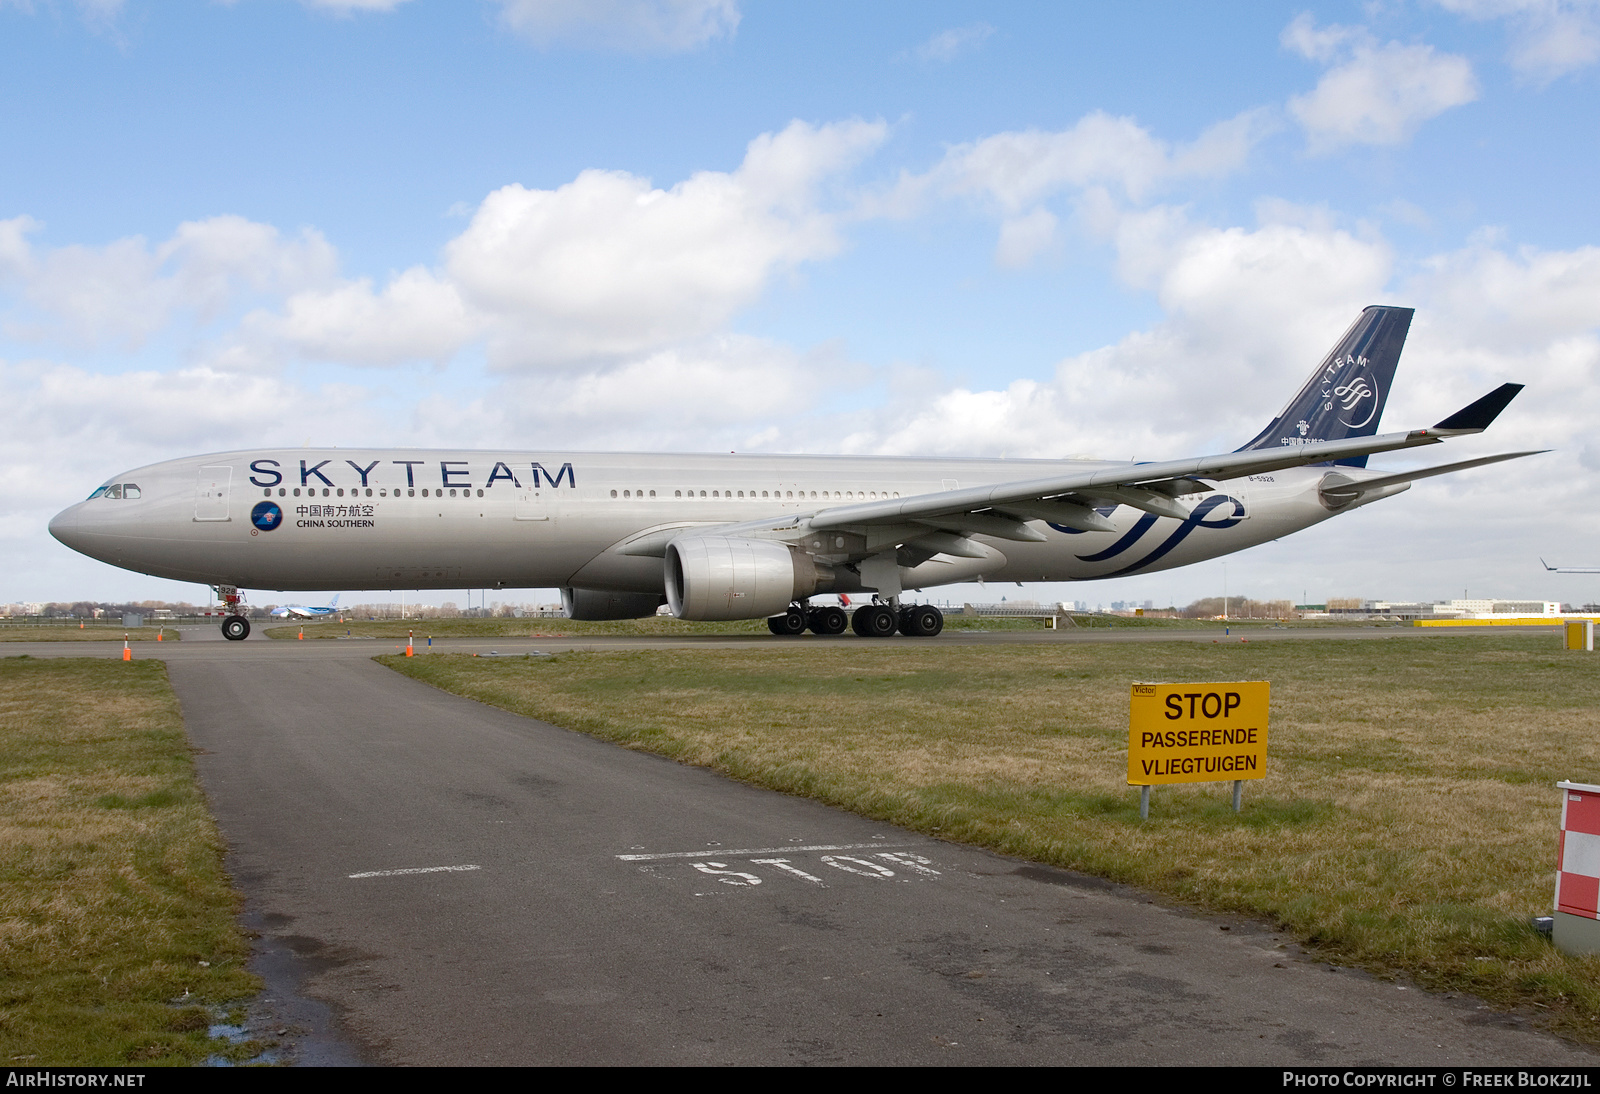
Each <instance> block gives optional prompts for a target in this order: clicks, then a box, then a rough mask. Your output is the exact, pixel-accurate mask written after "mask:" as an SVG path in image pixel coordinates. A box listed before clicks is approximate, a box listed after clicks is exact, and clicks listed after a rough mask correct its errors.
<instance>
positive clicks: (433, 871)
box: [350, 866, 481, 878]
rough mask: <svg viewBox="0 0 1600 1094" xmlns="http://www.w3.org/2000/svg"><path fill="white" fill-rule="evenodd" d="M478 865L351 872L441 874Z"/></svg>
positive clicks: (381, 874) (375, 874)
mask: <svg viewBox="0 0 1600 1094" xmlns="http://www.w3.org/2000/svg"><path fill="white" fill-rule="evenodd" d="M477 869H481V867H477V866H414V867H412V868H411V869H409V870H369V871H367V872H366V873H364V874H351V875H350V876H351V877H353V878H357V877H399V876H400V875H401V874H440V873H449V872H454V871H457V870H477Z"/></svg>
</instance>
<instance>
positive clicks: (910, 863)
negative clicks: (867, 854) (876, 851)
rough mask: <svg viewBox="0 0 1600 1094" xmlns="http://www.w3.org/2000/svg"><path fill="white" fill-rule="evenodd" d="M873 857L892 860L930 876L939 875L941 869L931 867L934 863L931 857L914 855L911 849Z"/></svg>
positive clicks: (908, 868) (886, 860)
mask: <svg viewBox="0 0 1600 1094" xmlns="http://www.w3.org/2000/svg"><path fill="white" fill-rule="evenodd" d="M872 857H873V858H881V859H883V860H884V861H885V862H892V863H894V864H895V865H896V866H903V867H905V868H906V869H907V870H915V871H916V872H917V873H919V874H927V875H928V876H929V877H938V876H939V871H937V870H934V869H930V867H932V865H933V860H932V859H931V858H923V857H922V856H921V855H914V854H912V853H911V852H910V851H889V852H887V853H885V854H881V855H873V856H872Z"/></svg>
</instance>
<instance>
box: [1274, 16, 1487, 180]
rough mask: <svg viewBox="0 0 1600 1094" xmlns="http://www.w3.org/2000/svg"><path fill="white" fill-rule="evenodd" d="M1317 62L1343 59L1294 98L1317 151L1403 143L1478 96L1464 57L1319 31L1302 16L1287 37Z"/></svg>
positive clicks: (1348, 32)
mask: <svg viewBox="0 0 1600 1094" xmlns="http://www.w3.org/2000/svg"><path fill="white" fill-rule="evenodd" d="M1281 40H1282V42H1283V44H1284V46H1285V47H1286V48H1289V49H1293V50H1295V51H1296V52H1298V53H1300V54H1302V55H1303V56H1306V57H1308V58H1310V59H1312V60H1316V61H1321V62H1324V63H1326V62H1328V61H1332V60H1335V59H1338V60H1340V62H1341V63H1339V64H1336V65H1335V66H1334V67H1332V68H1330V69H1328V71H1326V72H1325V73H1323V76H1322V79H1321V80H1320V81H1318V83H1317V86H1316V88H1315V89H1313V90H1312V91H1311V92H1310V93H1309V94H1306V95H1296V96H1294V97H1293V98H1291V99H1290V100H1289V104H1288V109H1289V113H1290V114H1291V115H1292V116H1293V117H1294V118H1295V120H1296V121H1298V122H1299V123H1300V125H1301V126H1302V128H1304V129H1305V131H1306V137H1307V139H1308V141H1309V144H1310V148H1311V151H1312V152H1314V153H1324V152H1329V151H1332V150H1334V149H1338V148H1342V147H1345V146H1348V145H1352V144H1377V145H1389V144H1403V143H1404V142H1406V141H1408V140H1410V139H1411V137H1412V135H1413V134H1414V133H1415V132H1416V131H1417V129H1418V128H1419V127H1420V126H1421V125H1422V123H1423V122H1425V121H1427V120H1428V119H1430V118H1434V117H1437V116H1438V115H1440V114H1442V113H1444V112H1445V111H1446V110H1449V109H1451V108H1452V107H1457V106H1461V105H1463V104H1465V103H1469V102H1472V101H1473V100H1474V99H1476V98H1477V97H1478V82H1477V78H1476V77H1475V76H1474V75H1473V72H1472V65H1471V64H1470V63H1469V62H1468V61H1467V59H1466V58H1464V57H1458V56H1455V55H1454V54H1449V53H1436V52H1435V51H1434V49H1433V47H1432V46H1426V45H1402V44H1400V43H1399V42H1389V43H1387V44H1385V45H1382V46H1380V45H1378V44H1377V43H1376V42H1375V41H1374V40H1373V39H1372V37H1371V36H1370V35H1369V34H1367V33H1366V32H1365V31H1364V30H1361V29H1360V28H1347V27H1326V28H1321V29H1318V28H1317V27H1316V26H1315V24H1314V23H1313V22H1312V21H1311V18H1310V17H1309V16H1306V15H1302V16H1300V17H1298V18H1297V19H1295V20H1294V22H1292V23H1290V24H1289V26H1288V27H1287V28H1286V29H1285V30H1284V32H1283V35H1282V38H1281Z"/></svg>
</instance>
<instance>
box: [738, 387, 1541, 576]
mask: <svg viewBox="0 0 1600 1094" xmlns="http://www.w3.org/2000/svg"><path fill="white" fill-rule="evenodd" d="M1521 390H1522V385H1521V384H1502V385H1501V386H1500V387H1498V388H1496V389H1495V390H1494V391H1492V392H1490V393H1489V394H1488V395H1485V396H1484V397H1483V398H1481V399H1478V400H1477V401H1475V402H1473V403H1471V404H1469V405H1468V406H1465V407H1463V408H1462V409H1461V410H1458V411H1456V412H1455V413H1454V414H1452V415H1450V416H1449V417H1448V418H1445V419H1444V420H1443V421H1441V422H1440V423H1439V424H1437V425H1435V426H1432V427H1431V428H1428V429H1413V430H1411V431H1409V432H1406V433H1384V434H1378V435H1376V436H1370V437H1351V438H1347V439H1344V440H1329V441H1312V442H1308V443H1306V444H1300V445H1285V446H1283V447H1280V448H1271V449H1264V450H1262V449H1255V450H1248V449H1247V450H1240V451H1237V452H1226V453H1221V454H1218V455H1214V456H1201V457H1198V458H1191V459H1182V460H1167V461H1161V462H1156V463H1140V464H1126V465H1121V466H1117V467H1112V468H1098V469H1094V470H1089V469H1085V470H1083V471H1079V472H1073V473H1069V474H1065V475H1060V476H1055V477H1051V478H1042V479H1024V480H1019V481H1017V482H1007V483H999V484H996V485H993V486H974V487H969V488H966V489H960V490H945V491H941V492H939V493H936V494H918V495H915V496H913V497H908V498H890V499H880V500H878V501H868V502H858V503H856V504H853V505H839V506H833V507H830V508H827V509H820V510H816V511H813V512H811V513H809V514H806V513H802V514H797V515H796V516H794V517H793V518H787V519H784V520H783V521H782V522H781V523H780V522H773V521H771V520H766V521H750V522H748V523H743V524H737V525H730V526H726V527H724V528H721V529H719V532H720V533H721V534H737V533H738V532H741V531H748V532H754V533H757V534H762V533H765V534H767V535H771V534H772V533H779V534H780V535H781V534H782V533H784V532H787V531H792V530H802V529H804V530H816V531H820V530H825V529H858V530H863V531H865V530H868V529H873V528H884V527H885V526H900V527H902V528H903V529H904V530H905V532H906V533H908V534H907V535H905V536H904V538H906V539H911V538H915V539H918V540H920V541H921V542H922V544H923V545H925V546H927V547H932V548H934V549H935V550H938V551H942V552H945V553H949V554H957V555H964V554H968V553H969V552H971V551H979V552H981V550H982V549H981V548H980V547H978V546H976V545H973V544H971V543H970V541H967V540H965V539H964V538H963V537H965V536H967V535H988V536H995V537H998V538H1001V539H1010V540H1017V541H1022V542H1042V541H1044V539H1045V538H1046V537H1045V536H1044V534H1043V533H1042V532H1039V531H1038V530H1036V529H1034V528H1030V527H1028V524H1027V522H1028V521H1030V520H1045V521H1049V522H1050V523H1052V524H1058V525H1063V526H1065V527H1068V528H1076V529H1079V530H1081V531H1107V530H1110V529H1111V528H1112V525H1111V523H1110V522H1109V521H1108V520H1107V519H1106V518H1105V517H1103V516H1101V515H1100V514H1099V513H1097V512H1095V507H1096V506H1104V505H1129V506H1132V507H1133V508H1135V509H1142V510H1144V511H1145V512H1147V513H1154V514H1156V515H1157V516H1164V517H1175V518H1177V519H1179V520H1184V519H1187V518H1188V516H1189V509H1188V508H1186V507H1185V506H1183V505H1181V504H1179V502H1178V500H1177V499H1178V498H1179V497H1181V496H1183V495H1185V494H1196V493H1204V492H1207V491H1210V490H1212V489H1213V487H1211V486H1209V485H1207V484H1206V483H1205V482H1202V481H1201V480H1202V479H1212V480H1220V479H1232V478H1238V477H1239V476H1241V475H1259V474H1265V473H1267V472H1271V471H1277V470H1281V469H1283V468H1286V467H1303V466H1305V465H1307V464H1316V463H1328V462H1331V461H1333V460H1340V459H1346V458H1349V457H1352V456H1365V455H1371V454H1373V453H1377V452H1393V451H1396V450H1399V449H1405V448H1418V447H1421V446H1423V445H1431V444H1439V443H1440V442H1442V441H1444V440H1447V439H1448V438H1451V437H1459V436H1465V435H1468V434H1472V433H1481V432H1483V431H1484V430H1485V429H1487V428H1488V426H1489V424H1490V423H1491V422H1493V421H1494V419H1495V418H1496V417H1497V416H1498V415H1499V414H1500V412H1501V411H1502V410H1504V409H1505V408H1506V406H1507V404H1509V403H1510V402H1511V400H1512V399H1513V398H1515V397H1516V395H1517V392H1519V391H1521ZM1521 455H1528V453H1521V452H1519V453H1512V454H1508V455H1503V456H1492V457H1487V458H1485V459H1482V460H1473V461H1466V462H1464V463H1461V464H1452V465H1450V466H1448V467H1444V468H1439V469H1436V470H1425V471H1419V472H1409V473H1406V474H1405V475H1404V476H1403V477H1404V478H1406V479H1413V478H1423V477H1426V476H1427V475H1429V474H1442V473H1444V472H1445V471H1454V470H1460V469H1462V468H1464V467H1468V466H1476V465H1478V464H1481V463H1492V462H1494V461H1495V460H1501V459H1513V458H1515V457H1516V456H1521ZM1391 479H1392V480H1393V481H1394V482H1398V481H1400V480H1399V479H1398V478H1395V477H1393V476H1386V477H1385V479H1384V480H1383V482H1384V484H1387V485H1392V482H1390V481H1389V480H1391ZM1365 489H1376V483H1373V482H1370V481H1369V482H1362V483H1360V484H1359V487H1358V492H1360V491H1361V490H1365ZM912 533H914V535H913V534H912ZM972 557H981V554H978V555H973V556H972Z"/></svg>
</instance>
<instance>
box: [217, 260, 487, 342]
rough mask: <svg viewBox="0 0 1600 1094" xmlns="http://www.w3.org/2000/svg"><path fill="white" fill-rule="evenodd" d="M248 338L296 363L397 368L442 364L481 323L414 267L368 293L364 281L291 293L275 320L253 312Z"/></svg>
mask: <svg viewBox="0 0 1600 1094" xmlns="http://www.w3.org/2000/svg"><path fill="white" fill-rule="evenodd" d="M245 327H246V333H247V338H246V341H247V342H248V341H249V340H250V339H249V337H248V336H249V335H259V336H262V337H264V338H266V339H268V340H270V341H274V342H280V343H284V344H287V345H289V346H291V347H293V349H294V350H295V352H297V353H298V354H299V355H300V356H303V357H309V358H313V359H317V360H324V361H338V362H342V363H346V364H361V365H388V364H395V363H397V362H403V361H418V360H422V361H433V362H435V363H436V364H444V363H445V362H446V361H448V360H449V359H450V358H451V357H452V356H454V355H455V353H456V352H457V351H458V350H460V349H461V347H462V346H463V345H465V344H466V343H467V342H469V341H471V340H472V339H473V338H475V337H477V336H478V335H479V334H480V333H481V331H482V329H483V321H482V319H481V318H480V317H478V316H476V315H475V314H474V313H473V312H472V311H471V309H470V308H468V307H467V305H466V304H465V302H463V301H462V299H461V294H460V293H459V292H458V291H457V290H456V287H455V286H454V285H452V284H450V283H448V282H445V281H441V280H439V278H437V277H436V276H435V275H434V274H433V273H431V272H430V271H428V270H425V269H422V268H421V267H414V268H412V269H409V270H406V271H405V272H404V273H401V274H400V275H398V276H396V277H394V278H391V279H390V281H389V283H388V284H387V285H385V286H384V288H383V290H382V291H381V292H374V291H373V289H372V282H371V281H370V280H368V279H366V278H362V279H361V280H358V281H350V282H346V283H344V284H342V285H338V286H336V287H334V288H330V289H323V290H318V291H307V292H301V293H296V294H295V295H293V296H291V297H290V298H289V299H288V300H287V301H286V302H285V304H284V306H283V311H282V314H281V315H278V314H274V313H269V312H256V313H254V314H252V315H250V316H249V317H247V319H246V321H245Z"/></svg>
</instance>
